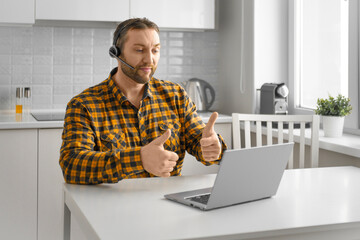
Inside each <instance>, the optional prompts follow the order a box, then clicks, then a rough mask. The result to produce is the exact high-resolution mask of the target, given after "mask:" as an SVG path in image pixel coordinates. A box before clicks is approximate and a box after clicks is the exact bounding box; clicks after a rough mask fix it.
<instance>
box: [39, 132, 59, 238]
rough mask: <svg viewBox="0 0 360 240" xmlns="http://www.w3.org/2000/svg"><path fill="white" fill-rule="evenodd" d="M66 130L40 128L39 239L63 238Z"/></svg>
mask: <svg viewBox="0 0 360 240" xmlns="http://www.w3.org/2000/svg"><path fill="white" fill-rule="evenodd" d="M61 134H62V129H39V195H38V203H39V206H38V208H39V209H38V233H39V234H38V239H39V240H48V239H53V240H56V239H59V240H60V239H63V225H64V224H63V222H64V218H63V208H64V203H63V192H62V187H63V184H64V180H63V177H62V172H61V168H60V166H59V156H60V147H61V142H62V140H61Z"/></svg>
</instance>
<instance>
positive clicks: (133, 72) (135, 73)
mask: <svg viewBox="0 0 360 240" xmlns="http://www.w3.org/2000/svg"><path fill="white" fill-rule="evenodd" d="M142 67H151V73H150V76H149V78H147V77H142V76H140V74H139V71H141V70H140V68H142ZM121 70H122V71H123V73H124V74H125V75H126V76H128V77H129V78H131V79H132V80H134V81H135V82H137V83H141V84H145V83H147V82H149V81H150V79H151V77H152V76H153V75H154V73H155V70H156V68H155V67H154V66H153V65H151V66H136V67H135V68H134V69H131V68H129V67H128V66H126V65H125V64H121Z"/></svg>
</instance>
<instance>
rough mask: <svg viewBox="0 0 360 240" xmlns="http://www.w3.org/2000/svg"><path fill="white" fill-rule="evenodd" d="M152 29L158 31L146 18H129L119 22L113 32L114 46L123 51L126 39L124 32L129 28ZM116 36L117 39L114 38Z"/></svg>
mask: <svg viewBox="0 0 360 240" xmlns="http://www.w3.org/2000/svg"><path fill="white" fill-rule="evenodd" d="M149 28H150V29H154V30H155V31H156V32H158V33H159V32H160V30H159V27H158V26H157V25H156V24H155V23H154V22H152V21H150V20H149V19H147V18H130V19H128V20H125V21H123V22H121V23H120V24H119V25H118V26H117V28H116V30H115V32H114V40H113V41H116V42H115V45H116V47H118V48H119V49H120V51H121V52H123V46H124V43H125V41H126V38H127V36H126V34H127V32H128V31H129V30H130V29H149ZM116 38H117V39H116Z"/></svg>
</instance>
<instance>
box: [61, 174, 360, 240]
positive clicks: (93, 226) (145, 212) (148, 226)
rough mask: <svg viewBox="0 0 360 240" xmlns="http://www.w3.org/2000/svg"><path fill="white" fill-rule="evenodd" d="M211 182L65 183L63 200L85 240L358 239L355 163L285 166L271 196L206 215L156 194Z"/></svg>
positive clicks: (359, 187)
mask: <svg viewBox="0 0 360 240" xmlns="http://www.w3.org/2000/svg"><path fill="white" fill-rule="evenodd" d="M214 179H215V175H202V176H186V177H172V178H147V179H130V180H123V181H120V182H119V183H117V184H102V185H95V186H81V185H70V184H65V185H64V191H65V201H66V204H67V206H68V207H69V209H70V211H71V214H74V215H75V217H76V218H77V219H78V221H79V222H80V225H81V226H82V228H83V229H84V230H85V234H87V236H88V238H89V239H104V240H105V239H196V238H207V239H208V238H211V237H213V238H214V239H234V238H232V237H236V239H243V238H245V237H255V238H259V239H263V238H265V237H269V236H276V239H291V237H293V235H297V234H304V233H306V235H305V236H308V237H309V238H302V239H314V237H316V239H332V238H329V236H332V237H335V238H334V239H346V237H347V236H348V237H349V239H350V238H351V236H354V234H355V236H360V168H355V167H332V168H316V169H296V170H286V171H285V173H284V176H283V178H282V181H281V184H280V186H279V189H278V192H277V194H276V196H274V197H272V198H269V199H264V200H260V201H255V202H251V203H246V204H239V205H235V206H231V207H226V208H221V209H215V210H212V211H207V212H204V211H201V210H198V209H195V208H191V207H188V206H185V205H181V204H178V203H175V202H171V201H168V200H166V199H164V197H163V195H164V194H167V193H172V192H178V191H186V190H192V189H196V188H204V187H210V186H212V184H213V182H214ZM336 234H338V235H339V236H341V237H340V238H338V237H339V236H338V235H336ZM356 234H358V235H356ZM280 236H282V238H281V237H280ZM319 237H320V238H319ZM321 237H323V238H321Z"/></svg>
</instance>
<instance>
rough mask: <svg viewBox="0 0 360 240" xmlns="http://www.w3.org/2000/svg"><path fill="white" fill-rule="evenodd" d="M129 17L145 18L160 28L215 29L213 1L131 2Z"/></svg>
mask: <svg viewBox="0 0 360 240" xmlns="http://www.w3.org/2000/svg"><path fill="white" fill-rule="evenodd" d="M130 17H147V18H148V19H150V20H151V21H153V22H155V23H156V24H157V25H158V26H159V27H160V28H180V29H181V28H184V29H215V0H196V1H194V0H152V1H144V0H131V4H130Z"/></svg>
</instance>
